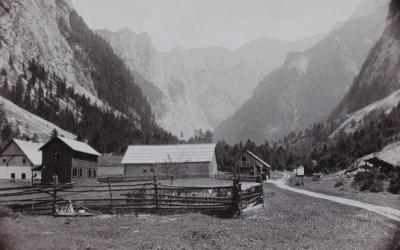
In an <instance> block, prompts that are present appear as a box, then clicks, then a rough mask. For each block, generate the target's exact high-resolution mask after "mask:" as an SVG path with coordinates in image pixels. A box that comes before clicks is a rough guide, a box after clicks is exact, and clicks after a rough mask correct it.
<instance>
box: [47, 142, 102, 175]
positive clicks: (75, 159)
mask: <svg viewBox="0 0 400 250" xmlns="http://www.w3.org/2000/svg"><path fill="white" fill-rule="evenodd" d="M40 150H41V151H42V152H43V166H42V183H51V182H53V175H57V176H58V182H60V183H73V182H91V181H96V180H97V162H98V157H99V156H100V153H99V152H97V151H96V150H95V149H93V148H92V147H91V146H89V145H88V144H87V143H84V142H80V141H76V140H72V139H67V138H65V137H59V136H57V137H53V138H51V139H50V141H49V142H47V143H46V144H45V145H43V146H42V147H41V148H40Z"/></svg>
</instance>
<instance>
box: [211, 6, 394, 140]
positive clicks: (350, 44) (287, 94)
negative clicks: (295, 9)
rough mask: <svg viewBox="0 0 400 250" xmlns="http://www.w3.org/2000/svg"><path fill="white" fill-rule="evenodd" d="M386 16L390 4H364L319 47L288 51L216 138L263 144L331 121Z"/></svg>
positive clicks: (218, 132)
mask: <svg viewBox="0 0 400 250" xmlns="http://www.w3.org/2000/svg"><path fill="white" fill-rule="evenodd" d="M365 5H368V8H366V7H365ZM366 10H368V11H366ZM386 16H387V6H386V1H375V0H369V1H363V2H362V5H361V6H360V7H359V9H358V10H357V11H356V12H355V14H354V15H353V16H352V17H351V19H350V20H348V21H347V22H345V23H343V24H342V25H340V26H339V27H336V28H335V29H333V30H332V31H331V32H330V33H329V34H328V35H327V36H326V37H325V38H324V39H323V40H322V41H320V42H318V43H317V44H316V45H315V46H313V47H312V48H310V49H307V50H305V51H303V52H293V53H290V54H289V55H288V56H287V58H286V61H285V63H284V64H283V66H282V67H281V68H279V69H277V70H275V71H273V72H271V73H270V74H269V75H267V76H266V77H265V78H264V79H263V80H262V81H261V82H260V83H259V84H258V86H257V87H256V89H255V90H254V92H253V96H252V97H251V98H250V99H249V100H248V101H247V102H246V103H245V104H243V105H242V106H241V107H240V108H239V110H238V111H236V113H235V114H234V115H233V116H231V117H229V118H228V119H226V120H225V121H224V122H222V123H221V124H220V125H219V126H218V127H217V129H216V130H215V132H214V136H215V139H216V140H225V141H227V142H229V143H235V142H238V141H240V140H247V139H251V140H253V141H255V142H257V143H263V142H264V141H265V140H266V139H268V140H278V139H280V138H282V137H283V136H284V135H285V134H288V133H289V132H290V131H293V130H297V129H305V128H307V127H308V126H309V125H310V124H313V123H315V122H319V121H321V120H324V119H325V118H327V117H329V114H330V113H331V112H332V110H333V109H334V108H335V107H336V106H337V105H338V104H339V103H340V101H341V100H342V99H343V97H344V96H345V94H346V92H347V91H348V89H349V88H350V86H351V84H352V81H353V80H354V78H355V77H356V76H357V74H358V72H359V70H360V68H361V66H362V65H363V63H364V61H365V59H366V57H367V55H368V52H369V51H370V49H371V48H372V47H373V45H374V43H375V42H376V41H377V40H378V38H379V36H380V35H381V34H382V31H383V29H384V24H385V20H386Z"/></svg>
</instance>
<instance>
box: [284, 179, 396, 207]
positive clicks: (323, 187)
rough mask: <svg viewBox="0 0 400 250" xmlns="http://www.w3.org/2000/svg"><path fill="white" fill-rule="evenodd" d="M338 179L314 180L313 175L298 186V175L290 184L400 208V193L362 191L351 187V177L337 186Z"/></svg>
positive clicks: (290, 180)
mask: <svg viewBox="0 0 400 250" xmlns="http://www.w3.org/2000/svg"><path fill="white" fill-rule="evenodd" d="M338 180H339V177H338V176H330V177H328V178H322V179H321V180H319V181H312V178H311V177H304V186H300V187H296V186H295V184H296V182H297V181H298V179H297V178H296V177H292V178H291V179H289V185H290V186H292V187H296V188H301V189H305V190H309V191H314V192H319V193H323V194H328V195H333V196H338V197H343V198H348V199H353V200H358V201H363V202H368V203H371V204H375V205H380V206H387V207H391V208H395V209H399V208H400V195H395V194H391V193H388V192H381V193H371V192H360V191H358V190H355V189H354V188H352V187H351V179H347V178H346V179H344V181H345V183H344V185H343V186H341V187H337V188H335V184H336V182H337V181H338Z"/></svg>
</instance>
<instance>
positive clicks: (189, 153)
mask: <svg viewBox="0 0 400 250" xmlns="http://www.w3.org/2000/svg"><path fill="white" fill-rule="evenodd" d="M215 147H216V145H215V144H179V145H134V146H129V147H128V150H127V151H126V153H125V155H124V157H123V159H122V164H123V165H124V167H125V173H124V175H125V178H135V179H140V178H143V179H148V178H150V177H152V176H153V175H157V176H158V177H161V178H163V177H166V178H167V177H171V176H173V177H177V178H202V177H213V178H214V177H215V176H216V175H217V162H216V156H215Z"/></svg>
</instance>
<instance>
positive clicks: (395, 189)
mask: <svg viewBox="0 0 400 250" xmlns="http://www.w3.org/2000/svg"><path fill="white" fill-rule="evenodd" d="M388 190H389V192H391V193H393V194H400V168H397V169H396V170H394V171H393V172H392V173H391V174H390V176H389V188H388Z"/></svg>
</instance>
